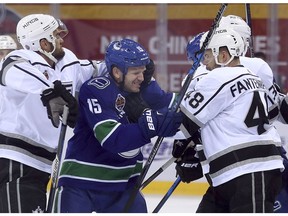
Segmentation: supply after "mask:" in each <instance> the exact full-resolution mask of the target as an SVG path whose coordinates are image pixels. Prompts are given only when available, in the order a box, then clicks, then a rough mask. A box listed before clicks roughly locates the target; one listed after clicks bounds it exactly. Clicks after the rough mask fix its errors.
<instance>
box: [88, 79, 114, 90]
mask: <svg viewBox="0 0 288 216" xmlns="http://www.w3.org/2000/svg"><path fill="white" fill-rule="evenodd" d="M88 85H92V86H95V87H96V88H98V89H104V88H106V87H107V86H109V85H110V80H109V79H107V78H106V77H96V78H94V79H92V80H90V81H89V82H88Z"/></svg>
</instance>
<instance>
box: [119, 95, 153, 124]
mask: <svg viewBox="0 0 288 216" xmlns="http://www.w3.org/2000/svg"><path fill="white" fill-rule="evenodd" d="M125 100H126V103H125V107H124V111H125V113H126V115H127V116H128V119H129V121H130V122H132V123H137V122H138V119H139V117H140V116H141V115H142V113H143V111H144V110H145V109H147V108H148V105H147V104H146V103H145V101H144V100H143V99H142V98H141V96H140V94H139V93H131V94H129V95H128V96H127V97H125Z"/></svg>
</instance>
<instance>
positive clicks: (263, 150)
mask: <svg viewBox="0 0 288 216" xmlns="http://www.w3.org/2000/svg"><path fill="white" fill-rule="evenodd" d="M271 156H280V151H279V149H278V148H277V147H276V146H275V144H267V145H251V146H248V147H245V148H241V149H236V150H233V151H230V152H229V153H226V154H224V155H222V156H220V157H218V158H216V159H214V160H211V161H210V162H209V165H210V171H209V173H210V174H211V175H213V174H214V173H216V172H218V171H220V170H222V169H225V168H227V167H228V166H231V165H235V167H237V166H238V165H236V164H237V163H239V162H240V163H241V162H244V161H248V160H249V159H253V160H254V161H255V159H256V160H257V159H261V158H267V157H271Z"/></svg>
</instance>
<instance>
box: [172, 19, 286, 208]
mask: <svg viewBox="0 0 288 216" xmlns="http://www.w3.org/2000/svg"><path fill="white" fill-rule="evenodd" d="M220 26H224V27H225V26H226V27H231V28H232V29H234V30H235V31H236V32H238V33H239V34H240V35H241V37H242V39H243V40H244V42H245V49H244V50H245V51H244V53H243V56H240V63H241V64H243V65H244V66H245V67H247V68H249V69H250V70H252V72H253V73H256V74H257V75H258V76H259V77H260V78H261V80H262V81H263V83H264V85H265V87H266V88H267V89H269V91H270V96H271V95H272V96H271V97H270V98H273V100H274V106H273V107H274V108H276V109H275V111H276V112H275V111H273V112H271V113H272V114H273V113H274V114H273V115H272V116H270V117H271V118H274V119H275V118H276V117H277V115H278V113H279V112H278V110H279V109H280V104H281V102H282V101H283V102H284V103H285V100H282V101H281V98H282V97H283V94H281V93H279V92H278V91H277V90H276V89H277V87H275V86H277V85H276V84H275V83H274V78H273V73H272V70H271V68H270V67H269V65H268V64H267V63H266V62H264V61H262V60H261V59H258V58H248V57H244V55H245V54H246V51H247V48H248V46H249V38H250V36H251V30H250V27H249V26H248V25H247V24H246V22H245V21H244V20H243V19H242V18H241V17H238V16H235V15H228V16H226V17H223V18H222V20H221V23H220ZM204 37H206V36H204ZM202 40H203V39H202ZM188 46H189V44H188V45H187V47H188ZM199 49H200V47H199V46H198V49H197V46H195V47H194V48H193V49H190V50H188V49H187V52H188V51H190V52H191V53H190V54H189V55H190V56H192V55H195V52H197V51H198V50H199ZM193 52H194V53H193ZM206 63H207V62H206ZM204 64H205V62H204ZM193 85H194V84H193ZM270 100H271V101H273V100H272V99H270ZM279 101H280V103H279ZM277 103H278V106H277V105H275V104H277ZM282 110H285V109H282ZM275 113H276V114H275ZM270 121H271V120H270ZM272 121H273V120H272ZM282 122H283V123H285V121H282ZM275 140H279V136H277V137H275ZM178 142H179V141H178ZM200 147H201V146H200ZM281 149H282V151H281V152H282V157H283V159H284V165H285V164H287V158H286V155H285V151H283V150H284V149H283V147H282V148H281ZM200 155H203V150H202V153H201V152H200ZM183 158H184V159H182V160H178V163H177V165H176V169H177V172H178V174H179V175H180V177H181V179H182V181H184V182H187V183H189V182H190V181H193V180H195V176H199V175H197V174H196V173H195V170H196V169H195V168H194V169H193V168H192V167H196V166H190V167H191V168H190V167H189V166H187V165H186V166H183V164H192V163H198V162H199V159H197V158H195V157H191V155H188V156H187V155H186V153H185V154H184V156H183ZM202 165H203V167H202V168H203V169H204V173H206V172H208V171H209V169H207V167H206V166H207V165H206V162H203V163H202ZM286 166H287V165H285V167H286ZM205 167H206V168H205ZM200 171H202V170H200ZM192 173H193V174H192ZM282 175H283V178H284V179H287V177H286V176H287V174H286V169H285V172H283V174H282ZM207 180H208V182H209V178H208V179H207ZM284 182H286V181H284ZM285 185H286V184H285ZM286 194H287V189H286V187H284V188H283V189H282V191H281V193H280V195H278V196H277V198H276V200H277V202H275V206H276V208H277V209H276V208H275V209H274V212H281V211H282V212H285V211H287V210H286V208H285V205H283V204H282V205H281V203H285V200H286V198H285V197H286ZM282 197H284V198H282ZM216 200H217V198H216V199H215V197H214V194H213V191H212V190H211V189H210V188H209V189H208V190H207V192H206V193H205V195H204V196H203V199H202V201H201V203H200V205H199V208H198V209H197V212H206V213H208V212H210V213H211V212H215V211H217V210H218V211H220V210H219V209H215V208H213V207H212V206H211V205H209V203H217V201H216ZM207 206H209V207H208V208H207ZM280 207H281V208H280ZM221 211H222V212H225V210H224V209H222V210H221Z"/></svg>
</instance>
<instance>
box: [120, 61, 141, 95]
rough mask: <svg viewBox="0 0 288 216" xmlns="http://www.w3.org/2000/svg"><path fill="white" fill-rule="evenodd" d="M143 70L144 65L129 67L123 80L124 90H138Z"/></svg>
mask: <svg viewBox="0 0 288 216" xmlns="http://www.w3.org/2000/svg"><path fill="white" fill-rule="evenodd" d="M145 70H146V67H145V66H141V67H129V68H128V72H127V74H126V76H125V80H124V90H125V91H127V92H139V91H140V85H141V83H142V82H143V80H144V76H143V73H144V71H145Z"/></svg>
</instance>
